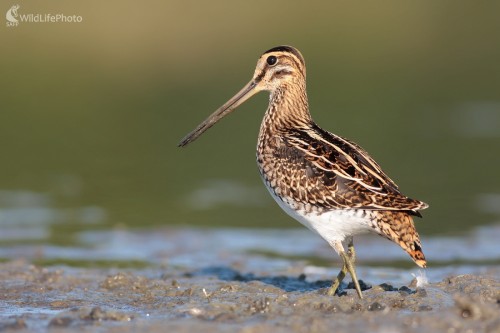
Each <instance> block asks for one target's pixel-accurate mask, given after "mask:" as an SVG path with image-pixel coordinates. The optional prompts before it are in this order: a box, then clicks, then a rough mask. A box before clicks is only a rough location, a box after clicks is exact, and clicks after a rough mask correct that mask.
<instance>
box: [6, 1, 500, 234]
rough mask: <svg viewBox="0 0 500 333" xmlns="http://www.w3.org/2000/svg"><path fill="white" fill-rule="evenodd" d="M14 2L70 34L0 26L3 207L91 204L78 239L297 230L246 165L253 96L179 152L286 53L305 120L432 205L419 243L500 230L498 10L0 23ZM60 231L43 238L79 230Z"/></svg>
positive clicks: (402, 5)
mask: <svg viewBox="0 0 500 333" xmlns="http://www.w3.org/2000/svg"><path fill="white" fill-rule="evenodd" d="M15 3H19V4H20V6H21V8H20V10H19V13H20V14H27V13H52V14H57V13H64V14H66V15H73V14H76V15H80V16H82V17H83V22H82V23H76V24H69V23H51V24H49V23H38V24H35V23H25V22H22V23H20V25H19V26H18V27H15V28H7V27H6V26H5V25H4V26H3V27H2V28H1V29H0V41H1V43H0V45H1V52H0V64H1V65H0V66H1V67H0V68H1V73H2V79H1V81H0V88H1V90H0V108H1V110H0V137H1V140H0V154H1V162H0V189H1V190H2V191H3V193H7V194H9V193H17V192H19V191H22V192H23V193H32V194H42V195H43V197H44V198H48V199H47V201H46V202H45V203H42V204H41V203H40V202H36V203H35V204H34V205H49V206H50V207H53V208H56V209H60V210H63V211H65V212H66V213H67V212H78V209H79V207H93V208H96V209H98V211H99V212H101V213H100V218H99V219H98V221H97V223H95V224H94V225H93V226H91V228H101V227H102V228H109V227H112V226H116V225H124V226H127V227H157V226H164V225H189V226H214V227H217V226H233V227H239V226H245V227H298V226H299V224H298V223H297V222H295V221H293V220H291V219H290V218H289V217H287V216H286V215H285V214H283V213H282V212H281V210H280V209H279V207H278V206H277V205H276V204H275V203H274V201H273V200H272V199H271V197H270V196H269V195H268V193H267V190H266V189H265V187H264V186H263V185H262V184H261V180H260V178H259V176H258V172H257V168H256V164H255V145H256V140H257V133H258V129H259V125H260V121H261V119H262V117H263V114H264V112H265V109H266V107H267V98H268V97H267V96H266V94H265V93H262V94H260V95H258V96H257V97H255V98H253V99H252V100H250V101H249V102H247V103H245V104H244V105H243V106H242V107H241V108H240V109H239V110H238V111H237V112H235V113H234V114H233V115H232V116H231V117H229V118H227V119H224V120H223V121H222V122H221V123H220V124H218V125H217V126H216V127H214V128H213V129H211V130H210V131H209V132H207V134H205V135H204V136H203V137H202V138H200V139H199V141H197V142H195V143H194V144H192V145H191V146H189V147H187V148H186V149H180V148H177V147H176V145H177V143H178V141H179V140H180V139H181V138H182V137H183V136H184V135H185V134H186V133H188V132H189V131H191V130H192V129H193V128H194V127H195V126H196V125H198V123H199V122H201V121H202V120H203V119H204V118H205V117H206V116H208V115H209V114H210V113H211V112H212V111H214V110H215V109H216V108H217V107H218V106H220V105H222V103H224V102H225V101H226V100H227V99H228V98H229V97H231V96H232V95H233V94H234V93H235V92H236V91H238V90H239V89H240V88H241V87H242V86H243V84H245V83H246V82H247V81H248V80H249V79H250V78H251V76H252V74H253V71H254V66H255V64H256V61H257V59H258V57H259V56H260V54H261V53H262V52H264V51H265V50H267V49H269V48H271V47H274V46H277V45H280V44H288V45H293V46H295V47H297V48H299V49H300V50H301V52H302V53H303V55H304V57H305V59H306V63H307V66H308V67H307V70H308V91H309V100H310V106H311V112H312V115H313V117H314V118H315V120H316V121H317V122H318V123H319V124H320V125H321V126H322V127H323V128H325V129H327V130H329V131H332V132H334V133H336V134H339V135H341V136H345V137H347V138H350V139H352V140H354V141H356V142H357V143H359V144H360V145H361V146H362V147H364V148H365V149H367V150H368V151H369V152H370V154H371V155H372V156H373V157H375V159H376V160H377V161H378V162H379V163H380V164H381V165H382V167H383V168H384V170H385V171H386V172H387V173H388V174H389V175H390V176H391V178H393V179H394V180H395V181H396V182H397V183H398V184H399V185H400V188H401V189H402V191H403V192H404V193H405V194H407V195H409V196H411V197H415V198H418V199H420V200H423V201H426V202H428V203H429V204H430V206H431V208H430V209H428V210H427V211H425V212H424V216H425V218H424V219H423V220H419V221H418V229H419V230H420V232H421V233H423V234H450V233H459V232H462V231H467V230H470V229H472V228H473V227H476V226H478V225H482V224H488V223H493V222H495V221H497V220H498V216H499V214H500V177H499V167H500V156H499V155H500V89H499V88H500V39H499V33H500V20H499V19H498V17H499V13H500V2H494V1H430V0H429V1H399V0H398V1H396V0H394V1H331V2H319V1H309V2H301V3H299V2H290V1H246V2H235V1H205V2H202V1H133V2H132V1H106V2H104V1H80V2H67V1H43V2H42V1H19V2H16V1H14V2H13V1H3V0H2V7H1V8H3V9H2V10H3V12H6V11H7V10H8V9H9V8H10V7H11V6H12V5H13V4H15ZM3 12H2V13H3ZM16 191H17V192H16ZM35 196H36V195H35ZM7 197H9V196H8V195H7ZM7 201H8V200H7ZM7 201H5V200H4V201H3V202H0V204H1V205H2V207H3V208H6V207H10V206H12V205H14V206H15V205H23V204H25V203H22V202H21V203H19V202H14V203H12V202H7ZM14 201H15V200H14ZM9 205H10V206H9ZM63 220H64V221H62V223H58V224H55V225H54V227H53V230H52V236H53V237H56V236H57V237H59V238H60V237H66V236H67V235H68V234H70V233H71V232H72V231H74V230H81V229H84V228H89V226H88V225H86V222H85V219H82V218H81V216H80V215H78V214H76V213H75V214H71V213H70V214H66V215H64V219H63Z"/></svg>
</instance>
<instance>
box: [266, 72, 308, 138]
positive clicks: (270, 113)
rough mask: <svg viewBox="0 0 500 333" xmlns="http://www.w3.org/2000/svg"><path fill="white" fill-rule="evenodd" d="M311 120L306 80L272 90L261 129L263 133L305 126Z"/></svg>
mask: <svg viewBox="0 0 500 333" xmlns="http://www.w3.org/2000/svg"><path fill="white" fill-rule="evenodd" d="M311 122H312V119H311V114H310V113H309V103H308V101H307V93H306V85H305V82H299V83H294V84H293V85H292V84H290V85H282V86H280V87H278V88H277V89H276V90H274V91H272V92H271V95H270V97H269V106H268V108H267V111H266V114H265V115H264V119H263V120H262V124H261V129H260V131H261V135H262V134H264V133H265V132H280V131H283V130H287V129H290V128H304V127H308V126H309V124H311Z"/></svg>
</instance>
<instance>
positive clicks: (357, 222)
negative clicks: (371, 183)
mask: <svg viewBox="0 0 500 333" xmlns="http://www.w3.org/2000/svg"><path fill="white" fill-rule="evenodd" d="M266 187H267V188H268V190H269V192H270V193H271V195H272V197H273V198H274V200H276V202H277V203H278V205H279V206H280V207H281V208H282V209H283V210H284V211H285V212H286V213H287V214H288V215H290V216H291V217H293V218H294V219H296V220H297V221H299V222H300V223H302V224H303V225H304V226H306V227H307V228H308V229H309V230H311V231H314V232H316V233H317V234H319V235H320V236H321V237H322V238H323V239H324V240H326V241H327V242H328V243H329V244H330V245H332V246H333V243H334V242H336V241H340V242H342V241H344V239H345V238H346V237H349V236H354V235H357V234H362V233H367V232H369V231H372V230H373V227H372V224H373V222H372V221H371V220H370V219H369V218H367V217H365V216H363V215H364V214H363V211H362V210H355V209H336V210H331V211H327V212H323V213H315V212H312V213H308V212H306V211H305V210H303V209H298V210H297V209H294V205H293V203H291V202H287V201H291V199H290V200H286V198H285V199H281V198H280V197H278V196H277V195H276V194H275V193H274V192H273V191H272V190H271V189H270V188H269V187H268V186H266Z"/></svg>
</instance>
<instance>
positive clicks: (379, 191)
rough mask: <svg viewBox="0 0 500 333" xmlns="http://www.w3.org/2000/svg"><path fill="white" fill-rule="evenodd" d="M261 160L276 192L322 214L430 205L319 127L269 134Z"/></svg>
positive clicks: (356, 148)
mask: <svg viewBox="0 0 500 333" xmlns="http://www.w3.org/2000/svg"><path fill="white" fill-rule="evenodd" d="M262 146H263V147H265V148H263V150H262V151H261V152H260V153H258V161H259V166H260V169H261V173H262V175H263V177H264V178H265V179H266V180H267V181H268V182H269V183H270V184H271V185H274V186H272V187H273V189H274V191H275V192H277V193H281V195H286V196H289V197H291V198H293V199H294V200H296V201H298V202H302V203H304V204H305V203H309V204H312V205H317V206H318V207H321V209H322V210H331V209H346V208H359V209H369V210H395V211H399V210H406V211H410V212H411V213H415V212H416V211H417V210H419V209H424V208H426V207H427V205H426V204H425V203H423V202H421V201H418V200H414V199H410V198H408V197H406V196H405V195H403V194H402V193H401V192H400V191H399V189H398V187H397V186H396V184H395V183H394V182H393V181H392V180H391V179H390V178H389V177H387V175H385V173H384V172H383V171H382V170H381V168H380V166H379V165H378V164H377V163H376V162H375V161H374V160H373V159H372V158H371V157H370V156H369V155H368V154H367V153H366V152H365V151H364V150H362V149H361V147H359V146H357V145H355V144H353V143H351V142H350V141H348V140H346V139H342V138H340V137H338V136H336V135H334V134H331V133H328V132H326V131H323V130H321V129H320V128H319V127H317V126H316V125H314V126H310V127H309V128H307V129H300V130H299V129H297V128H291V129H286V130H284V131H281V132H278V133H276V132H275V133H274V135H272V136H267V135H263V142H262Z"/></svg>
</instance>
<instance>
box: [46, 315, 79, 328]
mask: <svg viewBox="0 0 500 333" xmlns="http://www.w3.org/2000/svg"><path fill="white" fill-rule="evenodd" d="M72 322H73V318H71V317H56V318H53V319H52V320H51V321H50V322H49V327H68V326H70V325H71V323H72Z"/></svg>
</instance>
